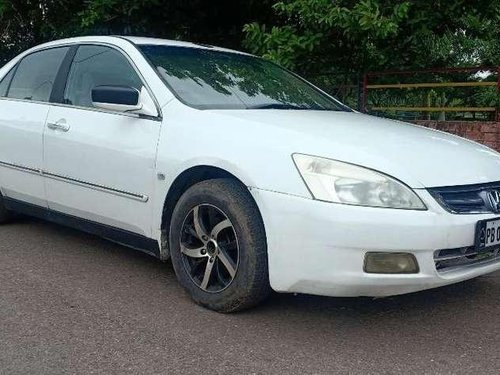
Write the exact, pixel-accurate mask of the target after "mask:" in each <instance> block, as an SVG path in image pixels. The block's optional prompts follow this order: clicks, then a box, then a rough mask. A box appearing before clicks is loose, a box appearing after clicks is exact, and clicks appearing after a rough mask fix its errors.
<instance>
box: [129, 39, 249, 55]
mask: <svg viewBox="0 0 500 375" xmlns="http://www.w3.org/2000/svg"><path fill="white" fill-rule="evenodd" d="M120 38H123V39H127V40H129V41H130V42H132V43H134V44H137V45H159V46H175V47H191V48H200V49H214V50H217V51H226V52H233V53H242V54H245V53H244V52H241V51H236V50H232V49H228V48H223V47H217V46H212V45H209V44H203V43H192V42H185V41H181V40H171V39H159V38H148V37H140V36H121V37H120Z"/></svg>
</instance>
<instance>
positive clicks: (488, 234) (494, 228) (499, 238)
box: [476, 219, 500, 250]
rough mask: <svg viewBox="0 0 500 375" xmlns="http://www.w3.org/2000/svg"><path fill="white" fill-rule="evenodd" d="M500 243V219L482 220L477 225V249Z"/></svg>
mask: <svg viewBox="0 0 500 375" xmlns="http://www.w3.org/2000/svg"><path fill="white" fill-rule="evenodd" d="M498 244H500V219H493V220H482V221H479V222H478V223H477V225H476V249H478V250H481V249H485V248H487V247H491V246H495V245H498Z"/></svg>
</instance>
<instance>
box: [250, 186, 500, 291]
mask: <svg viewBox="0 0 500 375" xmlns="http://www.w3.org/2000/svg"><path fill="white" fill-rule="evenodd" d="M251 192H252V195H253V196H254V198H255V200H256V202H257V204H258V206H259V208H260V211H261V213H262V217H263V220H264V224H265V227H266V235H267V241H268V256H269V277H270V282H271V287H272V288H273V289H274V290H276V291H278V292H294V293H308V294H317V295H326V296H339V297H341V296H342V297H355V296H373V297H379V296H390V295H396V294H404V293H410V292H415V291H419V290H424V289H430V288H435V287H439V286H443V285H447V284H452V283H456V282H460V281H463V280H467V279H471V278H474V277H477V276H480V275H483V274H486V273H490V272H493V271H496V270H500V261H498V259H497V260H496V261H491V262H484V263H480V264H476V265H474V266H467V267H461V268H457V269H453V270H452V271H450V272H444V273H440V272H438V271H437V270H436V265H435V263H434V252H435V251H436V250H441V249H455V248H461V247H468V246H472V245H473V242H474V234H475V226H476V223H477V221H478V220H483V219H489V218H492V217H495V216H494V215H491V214H477V215H453V214H450V213H448V212H446V211H445V210H444V209H442V208H441V206H439V204H438V203H437V202H436V201H435V200H434V199H433V198H432V197H431V196H430V194H429V193H428V192H427V191H425V190H418V194H419V196H420V197H421V198H422V200H423V201H424V203H425V204H426V205H427V207H428V208H429V210H428V211H410V210H396V209H384V208H371V207H358V206H348V205H342V204H334V203H326V202H320V201H315V200H312V199H306V198H302V197H297V196H291V195H287V194H281V193H276V192H270V191H265V190H260V189H255V188H252V189H251ZM369 251H382V252H409V253H412V254H414V255H415V257H416V258H417V261H418V264H419V267H420V272H419V273H417V274H396V275H387V274H369V273H365V272H363V261H364V256H365V253H366V252H369Z"/></svg>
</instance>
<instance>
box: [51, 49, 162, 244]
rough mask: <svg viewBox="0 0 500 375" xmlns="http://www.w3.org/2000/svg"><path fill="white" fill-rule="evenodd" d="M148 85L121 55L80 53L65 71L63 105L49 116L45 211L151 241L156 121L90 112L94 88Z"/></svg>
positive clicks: (113, 52)
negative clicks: (118, 230)
mask: <svg viewBox="0 0 500 375" xmlns="http://www.w3.org/2000/svg"><path fill="white" fill-rule="evenodd" d="M110 85H111V86H128V87H133V88H136V89H138V90H139V91H141V89H142V88H143V86H145V83H144V81H143V79H142V78H141V76H140V74H139V73H138V70H137V69H136V68H135V66H134V65H133V63H132V62H131V61H130V60H129V58H128V57H127V56H126V55H124V54H123V52H122V51H120V50H118V49H115V48H113V47H110V46H106V45H91V44H88V45H81V46H79V47H78V50H77V51H76V54H75V56H74V59H73V62H72V64H71V65H70V67H69V71H68V78H67V82H66V86H65V88H64V92H63V94H62V96H63V97H62V98H61V101H62V103H61V105H54V106H53V107H52V108H51V109H50V113H49V115H48V120H47V126H46V128H45V133H44V134H45V135H44V171H45V172H44V175H45V186H46V190H47V200H48V205H49V208H50V209H52V210H54V211H58V212H62V213H65V214H69V215H73V216H77V217H80V218H84V219H87V220H90V221H92V222H97V223H101V224H106V225H109V226H112V227H115V228H120V229H123V230H126V231H129V232H133V233H135V234H140V235H143V236H146V237H150V236H151V215H152V212H151V204H152V199H151V197H152V195H153V186H154V180H155V178H156V173H155V163H156V147H157V143H158V138H159V134H160V126H161V121H160V119H159V118H144V117H140V116H138V115H135V114H131V113H118V112H111V111H107V110H103V109H98V108H95V107H94V106H93V104H92V99H91V91H92V89H93V88H94V87H96V86H110Z"/></svg>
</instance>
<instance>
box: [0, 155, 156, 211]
mask: <svg viewBox="0 0 500 375" xmlns="http://www.w3.org/2000/svg"><path fill="white" fill-rule="evenodd" d="M0 166H3V167H6V168H11V169H15V170H19V171H22V172H27V173H31V174H36V175H39V176H42V177H47V178H50V179H52V180H57V181H62V182H67V183H70V184H73V185H77V186H82V187H86V188H89V189H93V190H97V191H102V192H104V193H108V194H113V195H117V196H120V197H125V198H129V199H133V200H136V201H140V202H144V203H146V202H147V201H148V200H149V197H148V196H147V195H144V194H137V193H131V192H129V191H125V190H119V189H115V188H111V187H108V186H103V185H99V184H94V183H91V182H86V181H82V180H78V179H75V178H71V177H66V176H61V175H57V174H53V173H50V172H47V171H44V170H41V169H36V168H30V167H25V166H22V165H17V164H12V163H7V162H3V161H0Z"/></svg>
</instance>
